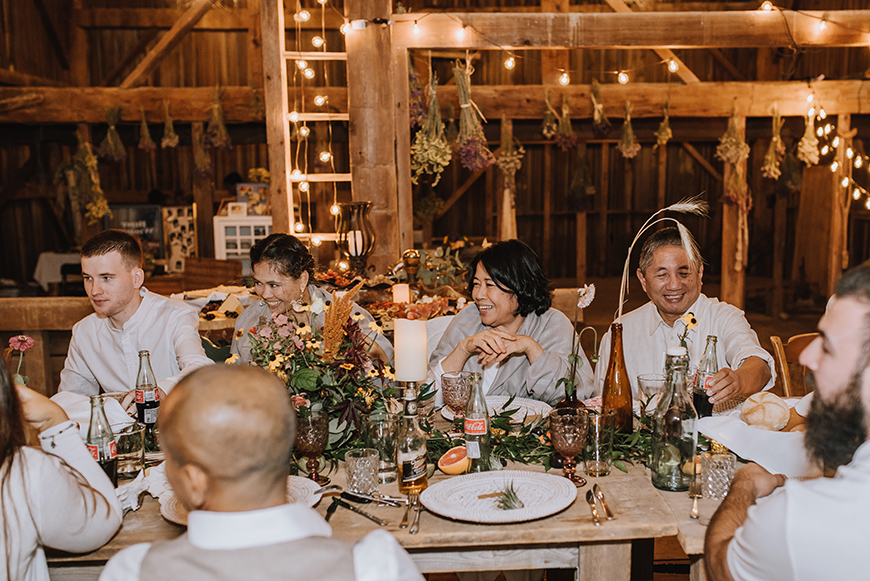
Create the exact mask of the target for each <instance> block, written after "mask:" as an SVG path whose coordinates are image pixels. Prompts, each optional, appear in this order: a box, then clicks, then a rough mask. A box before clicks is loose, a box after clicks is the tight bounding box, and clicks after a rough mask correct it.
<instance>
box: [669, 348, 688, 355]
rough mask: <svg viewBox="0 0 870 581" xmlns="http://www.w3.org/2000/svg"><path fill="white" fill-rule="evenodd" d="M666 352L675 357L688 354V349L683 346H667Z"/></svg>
mask: <svg viewBox="0 0 870 581" xmlns="http://www.w3.org/2000/svg"><path fill="white" fill-rule="evenodd" d="M667 353H668V355H672V356H676V357H684V356H686V355H688V354H689V351H688V350H687V349H686V348H685V347H668V351H667Z"/></svg>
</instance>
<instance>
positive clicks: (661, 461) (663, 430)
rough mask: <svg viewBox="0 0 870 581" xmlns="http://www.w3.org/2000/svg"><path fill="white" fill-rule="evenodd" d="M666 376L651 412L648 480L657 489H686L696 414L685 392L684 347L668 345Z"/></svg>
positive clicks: (691, 473)
mask: <svg viewBox="0 0 870 581" xmlns="http://www.w3.org/2000/svg"><path fill="white" fill-rule="evenodd" d="M665 362H666V363H665V367H666V373H667V379H666V381H665V390H664V392H663V393H662V399H661V400H660V401H659V405H658V407H657V408H656V411H655V415H653V437H652V458H651V459H650V471H651V472H652V484H653V486H655V487H656V488H658V489H661V490H670V491H683V490H688V489H689V485H690V484H691V482H692V480H693V479H694V477H695V473H694V472H695V464H694V461H695V447H696V446H697V443H698V431H697V427H698V421H697V420H698V414H697V412H695V407H694V406H693V405H692V402H691V401H690V400H689V398H688V394H687V392H686V374H687V373H688V368H689V355H688V351H687V350H686V348H685V347H669V348H668V351H667V358H666V360H665Z"/></svg>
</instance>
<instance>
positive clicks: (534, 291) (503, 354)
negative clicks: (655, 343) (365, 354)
mask: <svg viewBox="0 0 870 581" xmlns="http://www.w3.org/2000/svg"><path fill="white" fill-rule="evenodd" d="M548 284H549V283H548V282H547V278H546V277H545V276H544V272H543V269H542V268H541V261H540V260H539V259H538V256H537V254H535V252H534V250H532V249H531V248H529V247H528V246H527V245H525V244H523V243H522V242H520V241H519V240H506V241H504V242H499V243H497V244H494V245H492V246H490V247H489V248H487V249H486V250H483V251H482V252H481V253H480V254H478V255H477V256H476V257H475V258H474V260H473V261H472V262H471V265H470V266H469V268H468V290H469V292H470V293H471V298H473V299H474V304H473V305H469V306H467V307H465V308H464V309H462V310H461V311H460V312H459V314H458V315H456V318H455V319H454V320H453V322H451V323H450V326H449V327H448V328H447V330H446V331H445V332H444V336H443V337H442V338H441V341H440V342H439V343H438V346H437V347H436V348H435V351H433V352H432V355H431V357H430V358H429V369H430V370H431V371H430V373H431V374H432V375H431V376H430V380H434V381H435V382H436V386H437V387H438V388H440V384H441V374H442V373H452V372H457V371H461V370H465V371H478V372H481V373H483V387H484V390H485V391H486V393H487V394H488V395H517V396H519V397H527V398H532V399H537V400H541V401H545V402H547V403H550V404H553V403H556V402H558V401H559V400H560V399H562V398H563V397H564V396H565V392H564V389H562V388H561V387H560V388H559V390H558V391H557V390H556V383H557V382H558V381H559V378H561V377H565V376H567V375H568V372H569V365H568V356H569V355H570V354H571V345H572V341H573V338H574V326H573V325H572V324H571V321H570V320H568V317H566V316H565V315H563V314H562V313H561V312H560V311H557V310H556V309H553V308H551V304H552V299H551V298H550V292H549V289H548ZM581 356H582V357H583V365H582V366H580V370H579V374H580V385H579V387H578V390H579V391H578V395H581V396H582V395H583V394H584V393H591V392H592V369H591V367H590V365H589V362H588V361H587V360H586V356H585V355H582V351H581ZM440 398H441V395H440V389H439V392H438V402H437V403H440Z"/></svg>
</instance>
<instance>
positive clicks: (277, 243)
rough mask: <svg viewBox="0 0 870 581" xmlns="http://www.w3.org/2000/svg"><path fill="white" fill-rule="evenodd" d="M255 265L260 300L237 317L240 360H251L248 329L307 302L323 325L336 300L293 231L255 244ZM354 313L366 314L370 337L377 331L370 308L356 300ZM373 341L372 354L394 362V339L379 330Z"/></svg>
mask: <svg viewBox="0 0 870 581" xmlns="http://www.w3.org/2000/svg"><path fill="white" fill-rule="evenodd" d="M251 266H252V268H253V271H254V292H256V293H257V296H259V297H260V300H259V301H257V302H256V303H254V304H252V305H251V306H249V307H248V308H247V309H245V311H244V312H243V313H242V314H241V315H239V318H238V319H237V320H236V332H235V335H234V337H233V344H232V346H231V347H230V353H232V354H234V355H238V356H239V362H240V363H249V362H250V361H251V341H250V339H249V338H248V331H249V330H250V329H251V328H252V327H257V326H259V325H260V324H261V320H268V318H269V317H271V316H272V315H273V314H275V313H281V314H290V315H291V316H292V315H293V313H294V312H297V311H299V310H300V309H301V308H302V307H303V306H307V308H308V309H309V310H310V311H311V312H314V313H315V314H316V315H317V317H316V319H315V325H316V326H317V328H318V330H319V329H321V328H323V321H324V318H325V317H324V314H323V311H324V306H325V305H326V304H327V303H329V302H330V301H331V300H332V295H331V294H330V293H328V292H326V291H325V290H323V289H321V288H320V287H318V286H317V285H316V284H315V280H314V257H313V256H311V253H310V252H308V249H307V248H306V247H305V245H304V244H302V242H300V240H299V239H298V238H296V237H295V236H291V235H290V234H279V233H275V234H272V235H270V236H268V237H266V238H264V239H263V240H260V241H259V242H257V243H256V244H254V246H253V247H252V248H251ZM353 315H357V318H358V319H359V315H362V317H363V318H362V319H360V321H359V325H360V330H361V331H362V332H363V334H366V335H369V336H370V337H371V336H373V335H374V333H373V332H372V331H371V329H370V328H369V323H370V322H372V321H374V318H373V317H372V316H371V315H370V314H369V312H368V311H366V310H365V309H363V308H362V307H360V306H359V305H357V304H354V308H353ZM374 343H375V344H374V345H372V349H371V352H370V353H369V354H370V355H371V356H372V357H376V358H378V359H380V360H381V361H383V362H384V363H385V364H387V365H389V364H391V361H392V359H393V346H392V344H390V341H389V340H388V339H387V338H386V337H384V336H383V334H378V335H377V336H376V337H375V338H374Z"/></svg>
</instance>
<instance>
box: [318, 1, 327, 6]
mask: <svg viewBox="0 0 870 581" xmlns="http://www.w3.org/2000/svg"><path fill="white" fill-rule="evenodd" d="M326 2H327V0H317V3H318V4H320V5H321V6H326Z"/></svg>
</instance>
